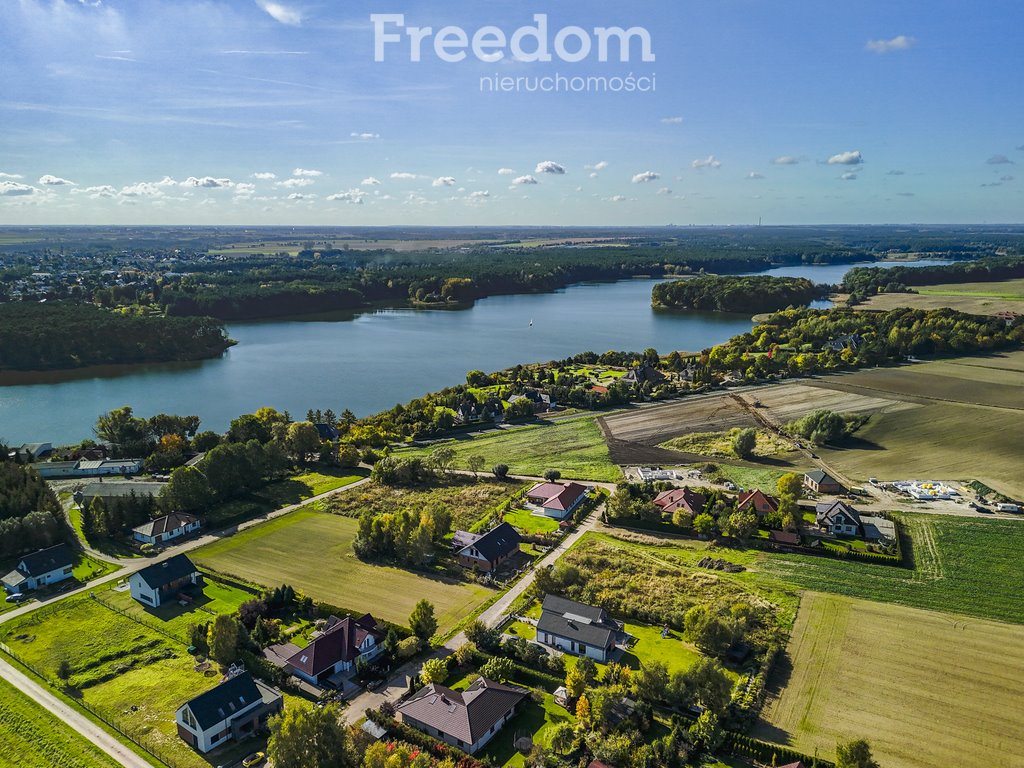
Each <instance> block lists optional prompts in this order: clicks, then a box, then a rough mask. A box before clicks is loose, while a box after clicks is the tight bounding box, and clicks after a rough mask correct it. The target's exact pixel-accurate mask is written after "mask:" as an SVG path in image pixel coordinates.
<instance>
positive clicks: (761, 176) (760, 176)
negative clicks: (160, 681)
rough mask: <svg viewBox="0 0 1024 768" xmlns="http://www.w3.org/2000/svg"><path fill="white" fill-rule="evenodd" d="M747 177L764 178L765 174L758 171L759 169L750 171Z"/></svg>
mask: <svg viewBox="0 0 1024 768" xmlns="http://www.w3.org/2000/svg"><path fill="white" fill-rule="evenodd" d="M747 178H748V179H763V178H764V174H763V173H758V172H757V171H751V172H750V173H748V174H747Z"/></svg>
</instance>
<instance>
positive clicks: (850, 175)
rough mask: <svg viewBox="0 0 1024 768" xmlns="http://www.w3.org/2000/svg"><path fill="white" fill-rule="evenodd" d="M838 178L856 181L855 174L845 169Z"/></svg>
mask: <svg viewBox="0 0 1024 768" xmlns="http://www.w3.org/2000/svg"><path fill="white" fill-rule="evenodd" d="M839 178H840V179H842V180H843V181H856V179H857V174H856V173H854V172H853V171H847V172H846V173H844V174H843V175H842V176H840V177H839Z"/></svg>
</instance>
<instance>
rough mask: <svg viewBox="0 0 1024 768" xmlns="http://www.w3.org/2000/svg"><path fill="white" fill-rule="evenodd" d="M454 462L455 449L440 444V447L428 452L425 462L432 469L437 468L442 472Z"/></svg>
mask: <svg viewBox="0 0 1024 768" xmlns="http://www.w3.org/2000/svg"><path fill="white" fill-rule="evenodd" d="M454 462H455V449H454V448H450V447H449V446H447V445H442V446H441V447H440V448H435V449H434V450H432V451H431V452H430V455H429V456H428V457H427V464H428V465H429V466H431V467H433V468H434V469H439V470H441V471H442V472H447V471H448V470H449V469H451V466H452V464H453V463H454Z"/></svg>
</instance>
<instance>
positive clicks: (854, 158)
mask: <svg viewBox="0 0 1024 768" xmlns="http://www.w3.org/2000/svg"><path fill="white" fill-rule="evenodd" d="M863 162H864V158H863V156H862V155H861V153H860V150H859V149H851V150H849V151H848V152H840V153H839V154H836V155H832V157H830V158H829V159H828V164H829V165H860V164H861V163H863Z"/></svg>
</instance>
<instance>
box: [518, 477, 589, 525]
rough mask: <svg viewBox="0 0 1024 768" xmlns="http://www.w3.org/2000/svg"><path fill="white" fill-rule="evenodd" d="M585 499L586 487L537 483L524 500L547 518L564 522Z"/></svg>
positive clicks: (574, 484) (576, 484)
mask: <svg viewBox="0 0 1024 768" xmlns="http://www.w3.org/2000/svg"><path fill="white" fill-rule="evenodd" d="M586 498H587V487H586V486H585V485H580V484H579V483H571V482H570V483H554V482H547V483H537V484H536V485H535V486H533V488H531V489H530V490H528V491H527V492H526V499H527V501H529V502H530V503H531V504H533V505H535V506H536V507H538V509H539V510H540V511H541V512H543V513H544V514H545V515H547V516H548V517H553V518H555V519H556V520H564V519H565V518H567V517H568V516H569V515H570V514H572V511H573V510H574V509H576V507H578V506H579V505H580V504H581V503H583V500H584V499H586Z"/></svg>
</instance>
